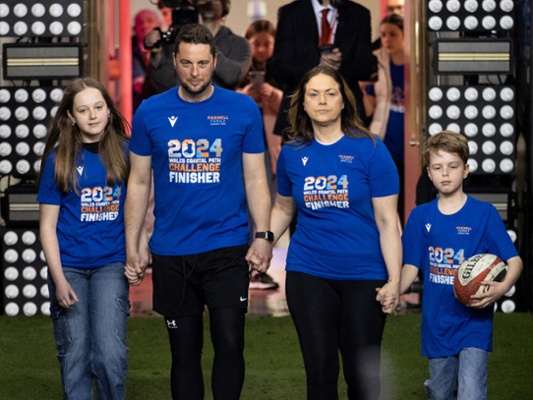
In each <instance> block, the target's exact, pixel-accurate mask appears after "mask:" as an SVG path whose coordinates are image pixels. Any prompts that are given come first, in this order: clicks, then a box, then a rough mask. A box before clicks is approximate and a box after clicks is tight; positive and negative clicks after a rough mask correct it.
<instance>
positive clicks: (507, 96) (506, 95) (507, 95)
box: [500, 87, 514, 101]
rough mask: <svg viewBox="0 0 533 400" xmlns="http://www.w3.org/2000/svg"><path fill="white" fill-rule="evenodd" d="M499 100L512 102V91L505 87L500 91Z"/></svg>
mask: <svg viewBox="0 0 533 400" xmlns="http://www.w3.org/2000/svg"><path fill="white" fill-rule="evenodd" d="M500 99H502V100H503V101H512V100H513V99H514V92H513V89H511V88H508V87H505V88H503V89H502V90H501V91H500Z"/></svg>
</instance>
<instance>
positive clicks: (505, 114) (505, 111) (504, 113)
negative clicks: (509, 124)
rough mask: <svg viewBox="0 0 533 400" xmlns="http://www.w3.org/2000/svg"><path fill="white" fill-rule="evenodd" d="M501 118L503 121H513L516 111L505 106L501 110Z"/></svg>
mask: <svg viewBox="0 0 533 400" xmlns="http://www.w3.org/2000/svg"><path fill="white" fill-rule="evenodd" d="M500 117H502V118H503V119H511V118H513V117H514V110H513V107H511V106H503V107H502V108H500Z"/></svg>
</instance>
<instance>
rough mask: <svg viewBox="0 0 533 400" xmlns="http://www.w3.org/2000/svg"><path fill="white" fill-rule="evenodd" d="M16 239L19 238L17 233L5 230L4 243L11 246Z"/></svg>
mask: <svg viewBox="0 0 533 400" xmlns="http://www.w3.org/2000/svg"><path fill="white" fill-rule="evenodd" d="M18 240H19V235H17V233H16V232H13V231H7V232H6V234H5V235H4V243H5V244H7V245H8V246H13V245H15V244H17V242H18Z"/></svg>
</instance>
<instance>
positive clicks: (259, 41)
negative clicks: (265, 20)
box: [248, 32, 274, 63]
mask: <svg viewBox="0 0 533 400" xmlns="http://www.w3.org/2000/svg"><path fill="white" fill-rule="evenodd" d="M248 41H249V42H250V46H252V57H253V58H254V60H255V61H257V62H260V63H263V62H266V61H267V60H268V59H269V58H270V57H272V53H273V51H274V36H272V35H271V34H270V33H268V32H259V33H256V34H255V35H253V36H252V37H251V38H250V39H249V40H248Z"/></svg>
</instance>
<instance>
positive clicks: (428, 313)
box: [402, 196, 518, 358]
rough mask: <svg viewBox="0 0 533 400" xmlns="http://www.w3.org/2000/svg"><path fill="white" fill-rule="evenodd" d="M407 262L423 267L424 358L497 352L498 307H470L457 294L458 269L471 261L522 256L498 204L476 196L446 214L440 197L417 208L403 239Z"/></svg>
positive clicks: (411, 216) (404, 256)
mask: <svg viewBox="0 0 533 400" xmlns="http://www.w3.org/2000/svg"><path fill="white" fill-rule="evenodd" d="M402 241H403V263H404V264H411V265H414V266H415V267H418V268H422V271H423V275H424V292H423V299H422V355H424V356H426V357H429V358H434V357H448V356H453V355H456V354H458V353H459V352H460V351H461V350H462V349H465V348H468V347H475V348H479V349H482V350H485V351H492V317H493V308H492V307H487V308H483V309H475V308H471V307H467V306H465V305H463V304H461V303H459V301H458V300H457V299H456V298H455V296H454V294H453V281H454V277H453V274H454V271H455V270H456V269H457V268H459V265H460V264H461V263H462V262H463V261H464V260H466V259H467V258H469V257H471V256H473V255H475V254H480V253H491V254H495V255H497V256H498V257H500V258H501V259H502V260H508V259H510V258H512V257H515V256H517V255H518V252H517V251H516V248H515V246H514V245H513V243H512V241H511V239H510V238H509V235H508V233H507V231H506V229H505V226H504V225H503V222H502V220H501V218H500V216H499V215H498V212H497V211H496V209H495V208H494V206H493V205H492V204H490V203H486V202H483V201H480V200H476V199H474V198H473V197H470V196H468V199H467V201H466V203H465V205H464V206H463V208H461V210H459V211H458V212H456V213H455V214H452V215H444V214H442V213H441V212H440V211H439V209H438V199H436V200H434V201H432V202H430V203H426V204H423V205H421V206H419V207H417V208H415V209H414V210H413V211H412V213H411V215H410V216H409V220H408V221H407V225H406V227H405V231H404V233H403V237H402Z"/></svg>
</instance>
